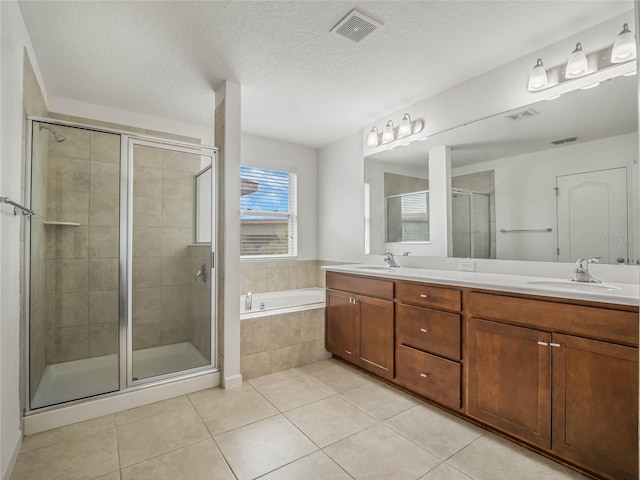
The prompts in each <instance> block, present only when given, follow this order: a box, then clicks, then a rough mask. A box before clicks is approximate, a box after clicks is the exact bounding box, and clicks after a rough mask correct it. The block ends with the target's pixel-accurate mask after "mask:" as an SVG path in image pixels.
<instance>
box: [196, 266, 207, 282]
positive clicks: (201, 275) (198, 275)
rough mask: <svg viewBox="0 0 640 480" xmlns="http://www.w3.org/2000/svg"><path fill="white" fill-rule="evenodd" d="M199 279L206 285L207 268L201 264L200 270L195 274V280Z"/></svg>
mask: <svg viewBox="0 0 640 480" xmlns="http://www.w3.org/2000/svg"><path fill="white" fill-rule="evenodd" d="M198 278H200V280H202V283H207V266H206V265H205V264H204V263H203V264H202V266H201V267H200V270H198V272H197V273H196V280H197V279H198Z"/></svg>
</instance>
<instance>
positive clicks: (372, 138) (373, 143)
mask: <svg viewBox="0 0 640 480" xmlns="http://www.w3.org/2000/svg"><path fill="white" fill-rule="evenodd" d="M379 135H380V132H378V127H372V128H371V131H370V132H369V135H367V146H369V147H377V146H378V145H379V144H380V139H379V138H378V136H379Z"/></svg>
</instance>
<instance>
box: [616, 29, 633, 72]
mask: <svg viewBox="0 0 640 480" xmlns="http://www.w3.org/2000/svg"><path fill="white" fill-rule="evenodd" d="M634 58H636V38H635V37H634V36H633V33H631V30H629V24H628V23H625V24H624V26H623V27H622V31H621V32H620V33H619V34H618V36H617V37H616V41H615V43H614V44H613V47H612V48H611V63H622V62H626V61H627V60H632V59H634Z"/></svg>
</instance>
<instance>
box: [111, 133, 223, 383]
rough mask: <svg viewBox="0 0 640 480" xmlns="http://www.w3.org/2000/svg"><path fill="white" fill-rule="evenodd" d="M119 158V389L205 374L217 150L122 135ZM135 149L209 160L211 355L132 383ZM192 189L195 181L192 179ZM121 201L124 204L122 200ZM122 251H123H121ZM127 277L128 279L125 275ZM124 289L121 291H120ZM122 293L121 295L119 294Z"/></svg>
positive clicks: (213, 299)
mask: <svg viewBox="0 0 640 480" xmlns="http://www.w3.org/2000/svg"><path fill="white" fill-rule="evenodd" d="M120 145H121V149H122V152H121V153H122V154H121V156H120V162H121V171H122V172H126V175H121V177H120V179H121V187H126V188H124V190H122V192H123V193H121V197H120V198H121V203H120V245H121V249H120V262H121V263H124V265H125V268H121V269H120V274H121V275H122V274H123V272H124V273H125V275H124V276H126V277H127V278H122V277H121V279H120V289H121V291H120V302H121V304H120V347H121V348H122V347H123V346H124V350H123V351H124V352H125V357H126V358H125V362H122V355H121V357H120V360H121V362H120V389H121V390H125V389H130V388H131V387H136V386H141V385H147V384H155V383H157V382H162V381H167V380H171V379H174V378H176V377H180V378H182V377H184V376H185V375H189V374H198V373H201V372H206V371H209V370H211V369H212V368H217V367H218V365H217V364H216V361H217V342H216V341H215V338H216V332H217V329H218V324H217V309H216V303H217V302H216V299H217V292H218V282H217V278H216V277H217V275H216V270H215V250H214V248H215V246H216V240H217V236H216V233H217V232H216V225H217V224H218V218H217V210H216V208H215V206H216V203H215V202H216V194H217V188H216V175H215V172H216V169H215V168H213V167H215V166H217V156H218V150H217V149H216V148H214V147H206V146H200V145H194V144H185V143H175V144H173V143H172V142H166V141H163V140H160V141H157V139H153V138H149V137H141V136H138V135H122V137H121V144H120ZM136 145H139V146H142V147H151V148H161V149H164V150H171V151H174V152H181V153H187V154H191V155H200V156H206V157H210V158H211V213H212V219H211V252H210V261H211V268H210V272H209V273H210V275H209V278H210V279H211V332H210V334H211V352H210V362H209V364H208V365H204V366H201V367H195V368H190V369H187V370H179V371H177V372H172V373H166V374H163V375H156V376H153V377H148V378H141V379H139V380H134V379H133V181H134V174H133V162H134V156H133V150H134V147H135V146H136ZM194 186H195V177H194ZM123 198H125V201H122V199H123ZM195 201H196V200H195V192H194V212H193V215H194V218H195ZM194 241H195V225H194ZM122 247H125V248H122ZM127 273H128V274H129V275H128V276H127V275H126V274H127ZM123 286H124V288H123ZM123 290H124V291H123Z"/></svg>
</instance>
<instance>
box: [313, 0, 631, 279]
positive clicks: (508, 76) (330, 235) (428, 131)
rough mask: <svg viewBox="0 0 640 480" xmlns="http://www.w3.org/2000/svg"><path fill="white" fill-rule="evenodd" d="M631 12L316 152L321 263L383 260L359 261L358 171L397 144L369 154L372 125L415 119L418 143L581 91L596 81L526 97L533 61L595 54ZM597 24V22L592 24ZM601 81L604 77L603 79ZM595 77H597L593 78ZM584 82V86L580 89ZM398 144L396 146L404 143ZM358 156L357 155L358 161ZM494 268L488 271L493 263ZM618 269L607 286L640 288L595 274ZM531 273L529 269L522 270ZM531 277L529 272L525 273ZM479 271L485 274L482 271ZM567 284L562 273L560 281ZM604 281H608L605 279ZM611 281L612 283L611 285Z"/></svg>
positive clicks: (545, 267)
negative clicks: (584, 50) (574, 49)
mask: <svg viewBox="0 0 640 480" xmlns="http://www.w3.org/2000/svg"><path fill="white" fill-rule="evenodd" d="M634 20H635V19H634V13H633V11H629V12H628V13H627V14H624V15H620V16H618V17H615V18H613V19H611V20H608V21H607V22H604V23H601V24H599V25H596V26H595V27H593V28H592V29H589V30H587V31H585V32H580V33H578V34H576V35H573V36H571V37H568V38H567V39H565V40H563V41H561V42H557V43H555V44H553V45H550V46H547V47H544V48H541V49H540V50H538V51H536V52H532V53H531V54H529V55H526V56H524V57H522V58H521V59H518V60H516V61H513V62H510V63H507V64H505V65H503V66H501V67H498V68H496V69H494V70H491V71H489V72H487V73H484V74H482V75H479V76H477V77H475V78H473V79H471V80H469V81H467V82H464V83H462V84H460V85H456V86H453V87H452V88H450V89H449V90H446V91H444V92H442V93H440V94H438V95H435V96H433V97H430V98H427V99H424V100H422V101H420V102H417V103H415V104H413V105H410V106H408V107H406V108H402V109H401V110H397V111H396V112H390V113H389V114H388V115H385V116H384V117H382V118H379V119H377V120H376V121H374V122H372V123H370V124H368V125H364V126H363V129H362V130H361V132H360V134H359V139H358V142H359V144H360V145H359V149H358V148H357V147H356V146H355V145H353V144H352V143H351V140H352V139H348V140H344V141H341V142H337V143H335V144H333V145H328V146H326V147H323V148H322V149H321V150H320V154H319V162H318V171H319V176H318V181H319V202H320V215H319V241H320V244H319V249H320V257H321V258H322V259H323V260H332V261H343V262H361V261H366V262H368V263H372V262H373V263H381V260H380V257H377V256H370V257H365V256H364V255H363V253H362V252H363V250H364V249H363V247H362V238H363V226H362V225H363V221H362V220H361V219H362V218H363V216H364V213H363V202H362V168H363V163H364V162H363V156H364V155H370V154H374V153H377V152H379V151H382V150H385V149H387V148H389V147H390V146H394V145H395V144H393V143H392V144H390V145H384V146H378V147H368V146H366V137H367V133H368V132H369V130H371V127H372V126H373V125H377V126H378V128H380V127H381V126H382V125H384V124H385V123H386V121H387V120H388V119H393V120H395V121H396V123H397V122H398V121H399V120H400V119H401V118H402V115H403V114H404V113H405V112H408V113H409V114H411V118H413V119H423V120H424V121H425V129H424V131H423V132H421V133H420V134H419V135H416V138H419V137H421V136H423V134H424V135H433V134H435V133H438V132H441V131H443V130H446V129H448V128H453V127H456V126H459V125H463V124H465V123H469V122H472V121H475V120H478V119H481V118H484V117H487V116H490V115H494V114H497V113H500V112H504V111H508V110H511V109H515V108H519V107H522V106H525V105H529V104H531V103H534V102H537V101H539V100H542V99H544V98H547V97H548V96H550V95H552V94H556V93H561V92H565V91H568V90H567V89H569V88H571V89H573V88H575V87H576V86H579V85H578V84H580V81H582V83H584V84H587V83H589V82H591V83H592V82H593V81H594V80H593V79H589V78H586V79H585V78H583V79H578V80H576V81H574V82H567V84H564V85H561V86H559V87H555V91H554V92H551V90H549V91H547V92H539V93H531V92H528V91H527V88H526V85H527V79H528V76H529V72H530V71H531V68H532V66H533V65H534V64H535V61H536V59H537V58H538V57H541V58H543V59H544V62H545V65H547V66H549V67H552V66H556V65H560V64H562V63H563V62H566V57H567V49H568V48H569V51H570V50H571V48H570V47H571V46H572V45H573V46H575V43H576V42H578V41H581V42H582V43H583V45H586V44H588V45H589V51H590V52H591V51H594V50H598V49H601V48H604V47H606V46H607V45H611V42H612V38H611V31H614V32H617V31H619V29H620V25H622V24H623V23H624V22H628V23H629V24H630V25H635V21H634ZM596 21H597V20H596ZM605 73H606V72H605ZM596 75H597V74H596ZM585 82H586V83H585ZM405 141H406V140H402V141H400V142H398V143H401V142H405ZM358 153H359V154H358ZM492 262H493V263H492ZM399 263H400V264H401V265H406V266H414V265H415V266H423V267H429V266H430V267H432V268H446V269H449V268H457V260H450V259H436V258H431V257H422V258H411V257H404V258H402V259H401V260H400V262H399ZM539 267H540V268H541V270H540V269H536V271H541V272H547V271H548V272H557V273H553V275H562V273H561V270H562V269H564V270H566V269H567V268H569V267H567V266H566V264H565V265H564V266H559V267H558V268H557V269H556V268H555V267H554V266H551V265H549V264H540V265H539ZM607 267H609V268H615V269H616V270H615V273H611V277H610V278H611V280H610V281H627V280H628V281H630V282H634V283H637V268H635V267H629V268H625V269H624V272H626V273H624V274H623V275H621V272H623V270H622V269H621V268H618V266H607V265H600V266H598V269H597V270H598V273H599V274H600V273H601V272H606V271H608V269H607ZM521 268H523V266H522V265H519V263H518V262H515V261H512V262H507V263H504V264H501V262H500V261H495V260H489V261H487V262H480V261H476V269H478V270H480V269H486V271H500V272H501V273H509V272H514V271H515V272H521ZM527 268H529V267H527ZM533 270H534V269H531V268H530V271H533ZM483 271H484V270H483ZM564 276H566V273H565V274H564ZM601 278H604V279H607V278H609V277H607V276H606V275H601ZM614 279H615V280H614Z"/></svg>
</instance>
